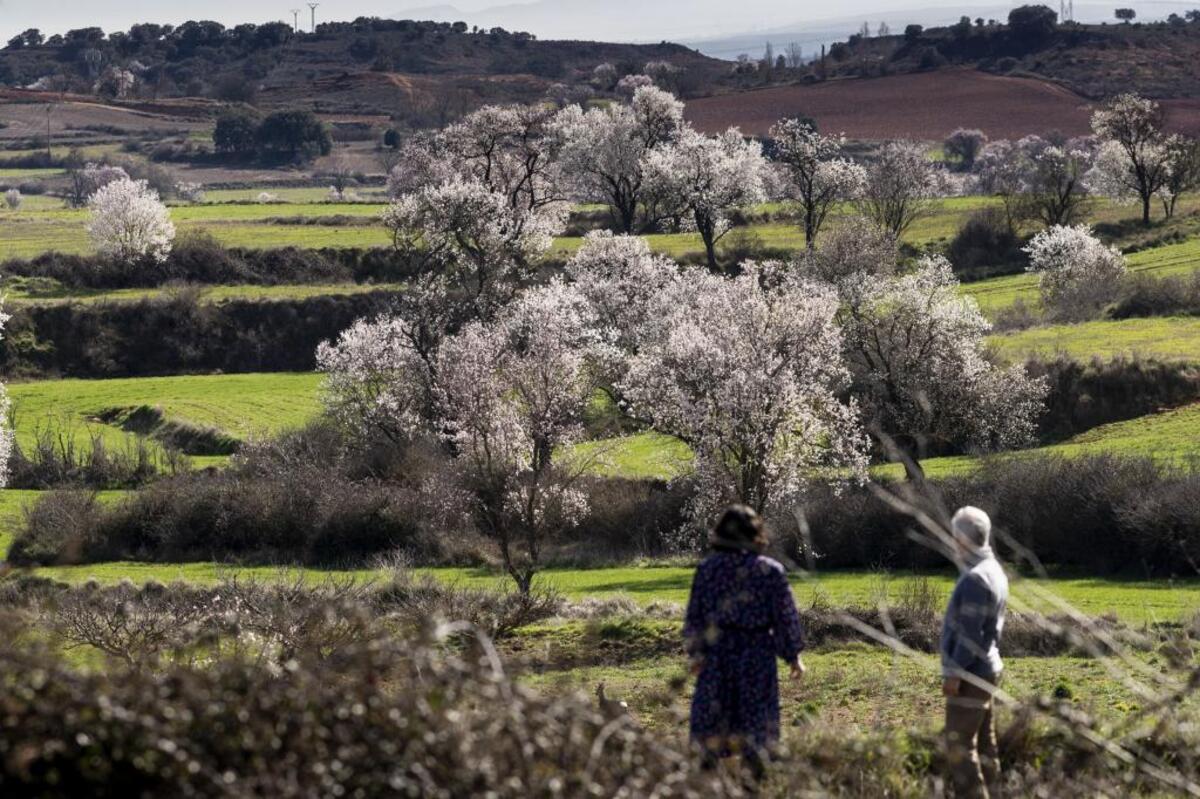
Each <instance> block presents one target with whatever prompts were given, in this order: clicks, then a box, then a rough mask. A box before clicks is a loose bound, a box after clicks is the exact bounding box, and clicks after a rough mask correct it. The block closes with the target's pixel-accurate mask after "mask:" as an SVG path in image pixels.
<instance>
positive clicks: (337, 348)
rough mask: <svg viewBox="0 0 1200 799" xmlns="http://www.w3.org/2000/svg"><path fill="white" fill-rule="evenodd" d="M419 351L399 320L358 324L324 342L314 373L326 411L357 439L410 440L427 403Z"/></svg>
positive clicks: (426, 366)
mask: <svg viewBox="0 0 1200 799" xmlns="http://www.w3.org/2000/svg"><path fill="white" fill-rule="evenodd" d="M420 345H421V338H420V330H419V328H418V327H417V326H416V325H414V324H413V323H411V322H410V321H407V320H405V319H403V318H401V317H399V316H384V317H380V318H377V319H373V320H365V319H360V320H358V321H357V322H355V323H354V324H353V325H351V326H350V327H349V328H347V329H346V330H344V331H343V332H342V334H341V335H340V336H339V337H338V340H337V343H336V344H331V343H330V342H323V343H322V344H321V345H320V347H318V348H317V370H318V371H320V372H323V373H324V375H325V380H324V385H323V391H322V401H323V403H324V405H325V408H326V410H327V411H328V412H329V413H330V414H331V415H332V416H333V418H335V419H337V420H338V421H339V422H341V423H343V424H344V425H346V426H347V427H348V428H350V429H351V430H353V431H354V432H356V433H358V434H359V435H370V434H371V433H372V432H374V431H379V432H382V433H383V434H384V435H385V436H387V437H388V438H389V439H391V440H393V441H402V440H404V439H406V438H408V437H411V436H413V435H415V434H416V433H417V432H418V431H419V430H420V429H421V428H422V425H423V424H424V423H425V421H426V420H428V419H429V417H430V413H431V410H430V409H431V403H432V379H433V375H432V368H431V365H430V363H429V361H428V360H427V359H426V357H425V355H426V354H427V353H423V352H422V351H421V346H420Z"/></svg>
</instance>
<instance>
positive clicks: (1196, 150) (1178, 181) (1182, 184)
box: [1158, 135, 1200, 219]
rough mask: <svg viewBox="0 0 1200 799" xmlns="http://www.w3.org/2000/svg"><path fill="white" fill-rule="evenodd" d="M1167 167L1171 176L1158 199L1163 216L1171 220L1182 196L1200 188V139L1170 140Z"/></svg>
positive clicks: (1181, 137)
mask: <svg viewBox="0 0 1200 799" xmlns="http://www.w3.org/2000/svg"><path fill="white" fill-rule="evenodd" d="M1167 167H1168V169H1169V171H1170V175H1169V176H1168V178H1167V182H1166V184H1165V185H1164V186H1163V187H1162V188H1161V189H1159V191H1158V198H1159V200H1160V201H1161V202H1162V207H1163V215H1164V216H1165V217H1166V218H1167V219H1171V218H1172V217H1173V216H1175V205H1176V203H1178V202H1179V198H1180V196H1182V195H1183V194H1185V193H1187V192H1189V191H1195V190H1196V189H1197V188H1200V139H1193V138H1190V137H1188V136H1180V135H1175V136H1171V137H1170V138H1168V139H1167Z"/></svg>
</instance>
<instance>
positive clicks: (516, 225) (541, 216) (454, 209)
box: [382, 177, 567, 319]
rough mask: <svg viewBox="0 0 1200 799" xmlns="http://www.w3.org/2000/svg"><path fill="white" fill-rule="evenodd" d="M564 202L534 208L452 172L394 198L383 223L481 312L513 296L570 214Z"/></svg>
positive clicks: (492, 309) (406, 249)
mask: <svg viewBox="0 0 1200 799" xmlns="http://www.w3.org/2000/svg"><path fill="white" fill-rule="evenodd" d="M566 211H567V208H566V206H565V205H552V206H545V207H542V208H538V209H534V210H529V209H527V208H524V207H521V206H514V205H513V204H512V203H511V202H510V201H509V199H508V198H507V197H505V196H504V195H502V194H500V193H498V192H495V191H492V190H490V189H488V188H487V187H486V186H485V185H483V184H482V183H480V182H478V181H475V180H471V179H467V178H462V177H454V178H452V179H451V180H449V181H447V182H445V183H442V184H440V185H436V186H427V187H425V188H423V189H421V190H419V191H417V192H414V193H412V194H408V195H405V196H403V197H401V198H400V199H398V200H395V201H393V202H392V203H391V204H390V205H389V206H388V207H387V208H386V209H385V210H384V211H383V214H382V219H383V223H384V226H385V227H387V228H388V230H389V231H391V233H392V239H393V243H394V244H395V246H396V248H397V249H398V250H400V251H402V252H405V253H408V254H410V255H412V256H414V257H419V258H420V259H422V260H423V261H424V262H425V264H426V265H427V267H429V268H431V269H432V271H434V272H436V273H437V274H440V275H442V276H443V277H444V278H445V279H446V289H445V290H446V292H447V293H454V292H461V293H463V294H464V295H465V297H466V301H467V302H468V303H469V305H470V306H471V307H472V308H473V310H474V315H475V316H476V317H477V318H480V319H486V318H490V316H491V315H492V314H493V313H494V312H495V310H496V309H497V308H499V307H500V306H501V305H503V304H505V303H506V302H509V301H510V300H511V299H512V298H513V297H514V296H515V293H516V291H517V289H518V287H519V285H520V282H521V280H522V279H523V278H525V277H527V276H528V274H529V273H530V272H531V271H532V270H533V269H534V268H535V264H536V260H537V258H538V257H539V256H540V255H541V254H542V253H544V252H545V251H546V250H548V249H549V248H550V246H551V244H552V243H553V241H554V235H555V233H556V232H558V231H559V230H561V228H562V225H563V224H564V222H565V215H566Z"/></svg>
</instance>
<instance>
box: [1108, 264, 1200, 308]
mask: <svg viewBox="0 0 1200 799" xmlns="http://www.w3.org/2000/svg"><path fill="white" fill-rule="evenodd" d="M1185 314H1186V315H1200V272H1196V273H1193V274H1192V275H1191V276H1189V277H1163V278H1157V277H1151V276H1150V275H1140V274H1133V275H1129V276H1128V277H1127V278H1126V279H1125V281H1124V284H1123V285H1122V286H1121V293H1120V296H1119V298H1118V299H1117V302H1116V304H1115V305H1114V306H1113V308H1112V309H1111V310H1110V311H1109V316H1110V317H1112V318H1113V319H1132V318H1135V317H1146V316H1179V315H1185Z"/></svg>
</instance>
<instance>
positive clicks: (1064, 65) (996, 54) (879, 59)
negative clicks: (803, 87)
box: [817, 9, 1200, 98]
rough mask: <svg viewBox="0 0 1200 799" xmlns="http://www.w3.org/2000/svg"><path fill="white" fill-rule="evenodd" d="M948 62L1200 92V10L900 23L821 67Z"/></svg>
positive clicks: (1108, 85) (1167, 91) (1112, 85)
mask: <svg viewBox="0 0 1200 799" xmlns="http://www.w3.org/2000/svg"><path fill="white" fill-rule="evenodd" d="M1046 13H1047V14H1050V13H1051V12H1049V9H1047V10H1046ZM1052 17H1053V15H1052V14H1051V19H1052ZM979 22H982V23H983V24H979ZM948 66H949V67H963V66H967V67H973V68H976V69H979V70H982V71H984V72H990V73H993V74H997V75H1011V76H1018V77H1020V76H1026V77H1030V76H1032V77H1039V78H1042V79H1045V80H1049V81H1053V82H1055V83H1058V84H1060V85H1062V86H1065V87H1067V88H1069V89H1071V90H1072V91H1074V92H1076V93H1078V94H1080V95H1083V96H1085V97H1089V98H1103V97H1107V96H1111V95H1113V94H1117V93H1119V92H1125V91H1134V92H1138V93H1141V94H1144V95H1146V96H1149V97H1155V98H1200V13H1198V14H1197V15H1196V16H1194V17H1192V21H1191V22H1188V21H1186V20H1185V18H1184V17H1183V16H1180V15H1176V17H1175V18H1174V19H1173V21H1171V22H1158V23H1152V24H1142V23H1138V24H1133V25H1125V24H1111V25H1110V24H1102V25H1085V24H1080V23H1066V24H1061V25H1055V24H1053V22H1047V21H1046V20H1043V21H1042V22H1041V23H1038V22H1037V21H1036V20H1034V21H1031V22H1030V23H1029V24H1028V25H1026V26H1023V27H1020V28H1014V27H1012V26H1009V25H1006V24H996V23H989V22H988V21H987V20H983V19H977V20H974V21H972V20H968V19H966V18H964V19H963V22H962V24H956V25H952V26H949V27H941V28H930V29H923V30H922V29H916V30H914V31H912V32H911V33H910V34H909V35H904V31H903V30H895V29H893V31H892V35H888V36H870V37H862V36H858V35H854V36H851V37H850V38H849V39H848V40H847V41H845V42H842V43H839V44H836V45H834V46H833V47H831V48H830V50H829V56H828V58H826V60H825V61H824V63H822V64H820V65H818V67H817V72H818V74H819V76H820V77H821V78H833V77H881V76H887V75H894V74H898V73H911V72H920V71H929V70H934V69H940V68H944V67H948Z"/></svg>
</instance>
